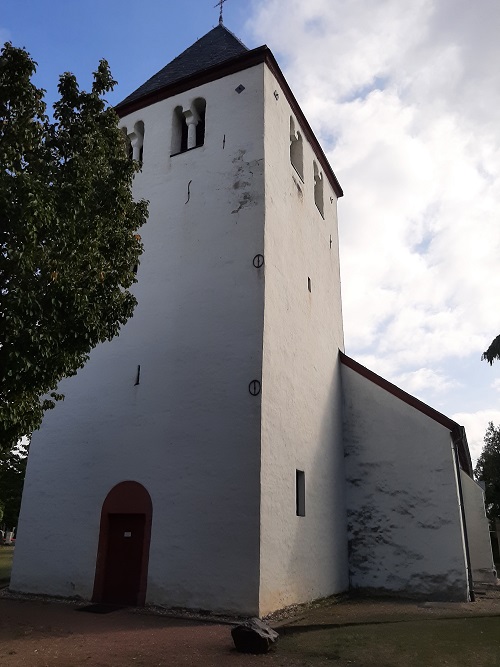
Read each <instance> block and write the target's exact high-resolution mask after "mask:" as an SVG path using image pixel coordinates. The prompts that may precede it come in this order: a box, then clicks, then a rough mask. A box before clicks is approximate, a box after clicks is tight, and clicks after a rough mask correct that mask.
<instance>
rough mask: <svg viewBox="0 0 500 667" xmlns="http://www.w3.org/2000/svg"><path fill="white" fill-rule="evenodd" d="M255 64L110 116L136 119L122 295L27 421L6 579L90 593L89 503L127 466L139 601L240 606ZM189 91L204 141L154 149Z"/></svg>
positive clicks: (257, 348)
mask: <svg viewBox="0 0 500 667" xmlns="http://www.w3.org/2000/svg"><path fill="white" fill-rule="evenodd" d="M263 67H264V66H263V65H259V66H256V67H253V68H250V69H247V70H245V71H242V72H240V73H236V74H233V75H230V76H227V77H225V78H223V79H220V80H218V81H214V82H212V83H208V84H205V85H202V86H200V87H199V88H197V89H193V90H191V91H187V92H185V93H181V94H179V95H177V96H175V97H172V98H169V99H166V100H164V101H161V102H158V103H156V104H154V105H152V106H149V107H147V108H145V109H142V110H140V111H137V112H134V113H133V114H131V115H129V116H128V117H125V118H123V119H122V121H121V123H120V125H121V126H123V127H127V130H128V132H130V131H131V129H132V128H133V127H134V125H135V123H136V122H137V121H143V122H144V128H145V134H144V164H143V171H142V173H140V174H138V175H137V177H136V180H135V183H134V193H135V196H136V198H142V197H144V198H146V199H148V200H149V202H150V206H149V211H150V216H149V221H148V222H147V223H146V225H145V226H144V227H143V228H142V229H141V230H140V234H141V236H142V239H143V241H144V245H145V252H144V254H143V256H142V258H141V264H140V266H139V271H138V281H139V282H138V284H137V285H136V286H135V287H134V291H135V293H136V295H137V298H138V302H139V304H138V306H137V309H136V311H135V314H134V317H133V318H132V319H131V320H130V321H129V322H128V323H127V324H126V325H125V327H124V328H123V331H122V333H121V334H120V336H119V338H117V339H115V340H113V341H112V342H110V343H106V344H104V345H101V346H99V347H98V348H96V349H95V350H94V351H93V353H92V355H91V359H90V361H89V363H88V364H87V365H86V366H85V368H83V369H82V370H81V371H79V373H78V375H77V376H76V377H74V378H70V379H69V380H67V381H65V382H64V383H63V384H62V385H61V390H62V391H63V393H64V394H65V395H66V399H65V401H64V402H62V403H60V404H58V405H57V407H56V408H55V410H53V411H51V412H50V413H48V414H47V415H46V418H45V419H44V423H43V426H42V429H41V431H40V432H39V433H35V434H34V437H33V443H32V446H31V453H30V460H29V465H28V474H27V478H26V485H25V493H24V499H23V506H22V512H21V519H20V524H19V539H18V545H17V547H16V558H15V563H14V569H13V574H12V581H11V587H12V588H13V589H15V590H21V591H27V592H34V593H46V594H52V595H62V596H69V595H80V596H81V597H83V598H86V599H88V598H90V597H91V595H92V588H93V582H94V571H95V562H96V553H97V545H98V535H99V521H100V512H101V507H102V503H103V501H104V499H105V497H106V495H107V493H108V492H109V491H110V489H111V488H112V487H113V486H114V485H115V484H117V483H118V482H121V481H123V480H135V481H137V482H139V483H141V484H143V485H144V486H145V487H146V489H147V490H148V492H149V493H150V495H151V498H152V503H153V525H152V537H151V548H150V559H149V573H148V588H147V598H146V600H147V602H150V603H157V604H165V605H172V606H183V607H198V608H199V607H202V608H206V609H214V610H229V611H232V612H236V613H245V614H256V613H257V612H258V587H259V558H260V554H259V529H260V526H259V507H260V495H259V488H260V397H254V396H252V395H250V393H249V389H248V387H249V383H250V382H251V381H252V380H254V379H257V380H260V377H261V363H262V328H263V303H264V302H263V297H264V284H263V275H262V270H257V269H256V268H254V266H253V263H252V259H253V257H254V256H255V255H256V254H258V253H262V252H263V245H264V238H263V234H264V229H263V223H264V181H263V157H264V146H263ZM239 84H243V85H244V86H245V90H244V91H243V93H241V94H240V95H239V94H238V93H236V91H235V88H236V87H237V86H238V85H239ZM197 97H203V98H205V99H206V104H207V106H206V135H205V143H204V145H203V146H202V147H200V148H197V149H195V150H192V151H189V152H187V153H183V154H181V155H177V156H174V157H170V147H171V127H172V114H173V109H174V108H175V107H176V106H177V105H179V104H180V105H182V106H183V107H184V108H187V107H188V106H189V105H190V104H191V102H192V101H193V100H194V99H195V98H197ZM138 365H140V367H141V374H140V384H139V385H138V386H134V383H135V380H136V374H137V366H138Z"/></svg>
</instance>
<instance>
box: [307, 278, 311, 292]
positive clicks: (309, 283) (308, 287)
mask: <svg viewBox="0 0 500 667" xmlns="http://www.w3.org/2000/svg"><path fill="white" fill-rule="evenodd" d="M307 289H308V290H309V291H310V292H311V291H312V290H311V279H310V278H307Z"/></svg>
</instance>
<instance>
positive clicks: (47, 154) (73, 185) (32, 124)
mask: <svg viewBox="0 0 500 667" xmlns="http://www.w3.org/2000/svg"><path fill="white" fill-rule="evenodd" d="M35 70H36V63H35V62H34V61H33V60H32V59H31V57H30V55H29V54H28V53H27V52H26V51H25V50H24V49H18V48H15V47H13V46H12V45H11V44H5V46H4V48H3V49H2V51H1V52H0V163H1V170H0V298H1V301H0V383H1V384H0V451H1V450H4V451H5V450H8V449H11V448H12V447H13V446H14V444H15V443H16V442H17V441H18V440H19V438H20V437H21V436H23V435H26V434H29V433H31V432H32V431H33V430H34V429H36V428H38V427H39V425H40V423H41V420H42V417H43V414H44V411H45V410H47V409H49V408H52V407H54V404H55V401H56V400H59V399H61V398H63V396H61V395H60V394H58V393H57V391H56V390H57V385H58V383H59V382H60V380H61V379H62V378H63V377H66V376H70V375H74V374H75V373H76V371H77V370H78V369H79V368H81V367H82V366H83V365H84V363H85V362H86V360H87V359H88V356H89V352H90V351H91V350H92V348H93V347H95V346H96V345H97V344H98V343H100V342H103V341H105V340H110V339H111V338H113V337H114V336H116V335H117V334H118V332H119V329H120V326H121V325H123V324H125V322H126V321H127V319H128V318H129V317H130V316H131V315H132V312H133V309H134V307H135V305H136V300H135V298H134V296H133V295H132V294H131V293H130V291H129V288H130V286H131V285H132V283H134V282H135V276H134V271H133V267H134V265H136V264H137V263H138V261H139V256H140V254H141V253H142V243H141V238H140V236H139V234H138V233H137V230H138V229H139V228H140V227H141V225H142V224H143V223H144V222H145V221H146V218H147V202H145V201H140V202H134V201H133V199H132V194H131V186H132V180H133V177H134V173H135V172H136V171H137V170H138V169H139V165H138V163H137V162H134V161H132V160H130V159H129V158H128V156H127V154H126V151H125V144H124V136H123V133H122V132H121V131H120V130H119V129H118V123H117V121H118V117H117V115H116V113H115V112H114V110H113V108H112V107H110V106H109V105H108V104H107V103H106V101H105V100H104V99H103V95H104V94H106V93H107V92H109V91H111V90H112V89H113V86H114V85H115V81H113V79H112V77H111V73H110V71H109V67H108V64H107V63H106V61H104V60H102V61H101V62H100V64H99V67H98V69H97V71H96V72H94V80H93V84H92V90H91V91H90V92H84V91H81V90H80V89H79V87H78V84H77V81H76V79H75V77H74V76H73V75H72V74H69V73H66V74H63V75H62V76H61V77H60V80H59V88H58V89H59V95H60V99H59V101H57V102H56V103H55V105H54V120H53V121H51V120H49V118H48V117H47V115H46V113H45V109H46V107H45V103H44V101H43V95H44V92H45V91H43V90H41V89H38V88H37V87H36V86H35V85H34V84H33V83H32V81H31V78H32V76H33V74H34V72H35Z"/></svg>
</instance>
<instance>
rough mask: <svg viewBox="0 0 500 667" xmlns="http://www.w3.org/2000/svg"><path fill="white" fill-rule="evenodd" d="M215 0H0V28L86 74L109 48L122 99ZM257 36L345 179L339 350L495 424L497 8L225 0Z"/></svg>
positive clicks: (235, 18)
mask: <svg viewBox="0 0 500 667" xmlns="http://www.w3.org/2000/svg"><path fill="white" fill-rule="evenodd" d="M214 4H215V0H191V2H189V3H187V2H185V3H184V2H183V3H179V2H178V1H175V2H174V1H173V0H162V1H160V0H155V1H154V0H142V1H141V2H140V3H139V2H131V1H130V0H121V1H120V2H118V1H117V0H99V1H97V0H86V2H84V3H83V2H77V0H64V1H63V0H51V2H41V1H40V0H24V1H23V2H19V0H3V2H2V15H1V16H0V38H1V39H2V40H3V41H4V40H5V39H10V40H11V41H12V42H13V43H14V44H15V45H17V46H25V47H26V48H27V49H28V51H30V53H31V54H32V55H33V57H34V58H35V60H37V62H38V63H39V70H38V74H37V83H38V84H39V85H42V86H43V87H44V88H46V89H47V99H48V100H49V101H53V100H54V98H55V95H56V93H55V88H56V83H57V76H58V74H60V73H61V72H63V71H65V70H70V71H73V72H74V73H75V74H76V75H77V77H78V79H79V81H81V83H82V85H88V83H89V81H90V72H91V71H92V70H93V69H94V68H95V67H96V65H97V62H98V60H99V59H100V58H101V57H106V58H107V59H108V60H109V62H110V64H111V68H112V71H113V74H114V76H115V78H117V79H118V81H119V86H118V88H117V89H116V91H115V92H114V93H113V95H112V96H111V97H110V98H109V99H110V102H112V103H116V102H118V101H119V100H120V99H122V98H123V97H125V96H126V95H127V94H128V93H129V92H131V91H132V90H134V89H135V88H136V87H137V86H138V85H140V84H141V83H143V82H144V81H145V80H146V79H147V78H149V77H150V76H151V75H152V74H153V73H154V72H156V71H157V70H158V69H160V68H161V67H163V66H164V65H165V64H166V63H167V62H169V61H170V60H171V59H172V58H174V57H175V56H176V55H178V54H179V53H180V52H181V51H182V50H184V48H186V47H187V46H189V45H190V44H192V43H193V42H194V41H195V40H196V39H197V38H199V37H201V36H202V35H203V34H204V33H206V32H208V30H210V29H211V28H212V27H213V26H214V25H215V24H216V23H217V19H218V12H217V10H216V9H213V7H212V5H214ZM224 11H225V23H226V25H227V27H228V28H229V29H231V30H232V31H233V32H235V33H236V34H237V36H238V37H240V38H241V39H242V40H243V41H244V42H245V44H246V45H247V46H249V47H250V48H253V47H256V46H260V45H261V44H264V43H266V44H267V45H268V46H269V47H270V48H271V49H272V51H273V52H274V54H275V56H276V57H277V59H278V61H279V63H280V65H281V67H282V69H283V71H284V73H285V76H286V78H287V80H288V82H289V83H290V85H291V87H292V89H293V90H294V92H295V95H296V97H297V99H298V101H299V103H300V105H301V106H302V108H303V110H304V112H305V114H306V116H307V117H308V119H309V121H310V123H311V125H312V127H313V129H314V130H315V132H316V134H317V135H318V138H319V139H320V141H321V143H322V144H323V146H324V148H325V152H326V154H327V156H328V158H329V160H330V163H331V165H332V167H333V169H334V171H335V173H336V175H337V177H338V179H339V181H340V183H341V185H342V187H343V189H344V193H345V196H344V198H343V199H341V200H340V202H339V226H340V238H341V264H342V290H343V304H344V327H345V342H346V352H347V353H348V354H349V355H350V356H353V357H355V358H356V359H357V360H358V361H360V362H361V363H363V364H365V365H366V366H368V367H369V368H371V369H372V370H374V371H376V372H378V373H380V374H381V375H383V376H384V377H386V378H387V379H389V380H391V381H392V382H394V383H396V384H398V385H399V386H400V387H402V388H403V389H405V390H406V391H409V392H410V393H412V394H414V395H415V396H417V397H419V398H421V399H422V400H424V401H426V402H428V403H430V404H431V405H432V406H433V407H435V408H437V409H438V410H440V411H442V412H444V413H446V414H448V415H449V416H451V417H452V418H454V419H456V420H457V421H459V422H460V423H462V424H463V425H464V426H465V427H466V429H467V434H468V438H469V444H470V447H471V452H472V455H473V458H475V457H476V456H477V455H478V454H479V453H480V450H481V446H482V438H483V435H484V431H485V430H486V426H487V423H488V421H493V422H495V423H496V424H500V362H499V363H498V364H497V365H494V366H493V367H490V366H489V365H488V364H486V362H481V360H480V359H481V353H482V352H483V351H484V350H485V349H486V347H487V346H488V345H489V343H490V342H491V340H492V339H493V338H494V336H496V335H497V334H498V333H500V270H499V269H500V267H499V257H500V220H499V212H500V123H499V109H500V81H499V78H500V76H499V66H500V39H499V36H498V35H499V26H500V3H499V2H498V0H477V2H476V3H470V2H466V1H465V0H411V1H410V0H228V1H227V2H226V4H225V10H224Z"/></svg>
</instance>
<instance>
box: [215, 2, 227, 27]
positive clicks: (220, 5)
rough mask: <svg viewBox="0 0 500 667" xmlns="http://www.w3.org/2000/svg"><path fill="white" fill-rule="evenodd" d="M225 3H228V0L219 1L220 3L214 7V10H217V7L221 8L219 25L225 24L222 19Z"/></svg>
mask: <svg viewBox="0 0 500 667" xmlns="http://www.w3.org/2000/svg"><path fill="white" fill-rule="evenodd" d="M225 2H226V0H219V2H218V3H217V4H216V5H214V8H215V7H220V14H219V25H222V24H223V22H224V21H223V19H222V5H223V4H224V3H225Z"/></svg>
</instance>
